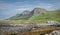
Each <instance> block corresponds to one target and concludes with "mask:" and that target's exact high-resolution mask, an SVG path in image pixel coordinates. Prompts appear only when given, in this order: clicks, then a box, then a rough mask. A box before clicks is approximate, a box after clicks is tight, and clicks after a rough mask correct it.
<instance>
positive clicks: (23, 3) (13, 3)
mask: <svg viewBox="0 0 60 35" xmlns="http://www.w3.org/2000/svg"><path fill="white" fill-rule="evenodd" d="M36 7H40V8H45V9H47V10H55V9H59V8H60V0H0V20H3V19H6V18H9V17H11V16H14V15H16V14H17V13H22V12H23V11H24V10H32V9H34V8H36Z"/></svg>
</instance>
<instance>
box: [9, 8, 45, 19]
mask: <svg viewBox="0 0 60 35" xmlns="http://www.w3.org/2000/svg"><path fill="white" fill-rule="evenodd" d="M43 12H46V10H45V9H42V8H34V9H33V10H32V11H29V10H25V11H24V12H23V13H21V14H16V15H15V16H12V17H11V18H9V19H8V20H28V19H29V18H30V17H32V16H34V15H38V14H41V13H43Z"/></svg>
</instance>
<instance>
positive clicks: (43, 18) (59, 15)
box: [29, 9, 60, 22]
mask: <svg viewBox="0 0 60 35" xmlns="http://www.w3.org/2000/svg"><path fill="white" fill-rule="evenodd" d="M29 21H32V22H47V21H58V22H60V9H58V10H54V11H47V12H45V13H42V14H38V15H35V16H32V17H31V18H30V19H29Z"/></svg>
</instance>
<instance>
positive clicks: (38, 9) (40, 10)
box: [33, 8, 46, 15]
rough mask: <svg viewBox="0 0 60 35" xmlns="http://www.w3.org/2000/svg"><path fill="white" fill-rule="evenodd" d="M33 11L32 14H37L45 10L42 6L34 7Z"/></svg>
mask: <svg viewBox="0 0 60 35" xmlns="http://www.w3.org/2000/svg"><path fill="white" fill-rule="evenodd" d="M33 12H34V15H38V14H41V13H44V12H46V10H45V9H42V8H34V9H33Z"/></svg>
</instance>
